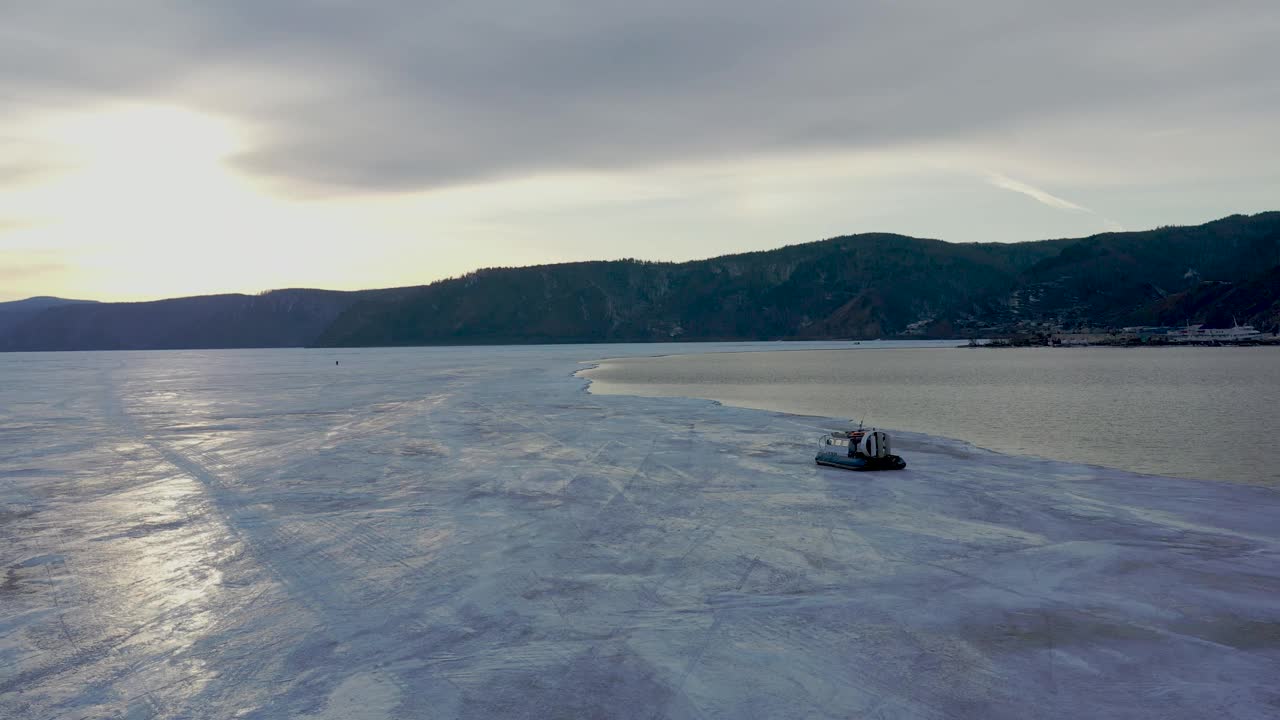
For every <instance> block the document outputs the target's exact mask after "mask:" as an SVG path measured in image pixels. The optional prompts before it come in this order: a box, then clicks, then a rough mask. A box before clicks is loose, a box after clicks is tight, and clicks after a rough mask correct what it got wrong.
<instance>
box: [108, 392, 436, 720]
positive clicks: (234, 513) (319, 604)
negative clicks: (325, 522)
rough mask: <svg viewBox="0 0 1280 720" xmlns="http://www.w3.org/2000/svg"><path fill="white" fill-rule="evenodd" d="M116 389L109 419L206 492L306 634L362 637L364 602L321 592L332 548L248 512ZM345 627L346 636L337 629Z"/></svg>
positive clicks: (195, 454) (408, 692)
mask: <svg viewBox="0 0 1280 720" xmlns="http://www.w3.org/2000/svg"><path fill="white" fill-rule="evenodd" d="M114 387H115V385H114V383H112V382H111V379H110V378H109V377H104V378H103V388H104V395H103V402H102V407H103V410H104V413H105V414H106V416H107V418H108V420H109V421H111V422H113V424H114V425H115V426H116V427H118V428H120V429H121V430H123V431H124V433H125V434H126V435H127V436H129V437H130V438H131V439H133V440H135V441H137V442H140V443H142V444H144V445H146V446H148V447H150V448H151V449H152V450H153V451H154V452H156V453H157V454H158V455H160V457H161V458H163V459H164V460H165V461H166V462H168V463H169V464H170V465H172V466H173V467H174V468H176V469H177V470H179V471H180V472H182V473H184V474H186V475H187V476H189V477H191V478H192V479H194V480H195V481H196V482H197V483H199V484H200V485H201V486H202V487H203V488H204V489H205V492H206V494H207V496H208V498H209V500H210V501H211V503H212V508H213V509H214V510H216V512H217V514H218V516H219V517H220V519H221V521H222V525H223V527H224V528H225V529H226V532H227V533H228V535H230V536H231V538H233V539H234V540H235V541H236V543H238V544H239V545H240V546H241V547H242V548H244V551H245V553H247V554H248V555H250V556H252V557H253V558H255V559H256V560H257V562H258V564H259V565H260V566H261V567H262V568H264V569H265V570H266V571H267V573H268V574H269V575H270V576H271V577H272V578H273V579H274V580H275V582H276V583H277V584H278V585H279V586H280V587H282V588H283V589H284V590H285V592H286V593H287V594H288V596H289V597H290V598H291V599H292V600H293V601H295V602H297V603H299V604H300V605H302V606H303V607H304V608H306V610H307V611H308V612H309V613H310V614H311V616H312V618H313V624H312V625H311V626H310V627H309V629H308V630H307V632H310V633H313V634H318V635H320V636H322V637H323V638H324V639H325V640H327V641H329V642H332V643H334V644H335V645H337V644H340V643H342V642H343V641H345V640H346V639H348V638H349V637H353V636H355V635H358V634H359V633H360V632H362V630H361V627H360V624H356V626H353V625H352V623H351V621H352V614H353V610H359V609H364V608H365V607H367V604H366V603H363V602H359V603H356V602H342V597H341V595H340V594H334V593H325V592H324V590H325V589H330V588H333V586H334V583H332V582H329V580H331V579H332V578H331V576H330V574H329V573H327V572H326V570H328V569H331V568H332V567H338V566H339V565H338V563H337V562H336V559H335V558H334V557H333V556H332V554H331V548H315V547H311V548H308V547H307V542H306V540H307V539H306V538H305V537H304V536H303V535H301V534H300V533H299V531H298V530H297V529H295V528H289V527H287V526H286V525H284V524H283V523H281V522H279V521H277V520H275V519H273V518H271V517H269V516H267V515H265V514H263V513H262V512H259V511H251V510H247V509H246V508H245V506H244V503H243V502H241V501H242V499H243V498H241V497H240V496H239V494H238V493H235V492H234V491H233V490H231V485H232V483H231V482H228V481H227V480H226V479H225V478H223V477H222V476H220V475H219V474H218V473H217V472H214V471H213V470H211V469H210V467H209V466H208V465H206V464H205V463H203V462H201V461H200V459H199V456H200V455H202V453H201V452H200V451H198V450H195V451H189V452H183V451H181V450H179V449H178V448H176V447H173V446H172V445H170V444H169V443H167V442H165V441H164V440H163V439H161V438H158V437H156V436H155V435H154V434H152V433H150V432H148V431H146V430H145V429H144V428H143V427H142V426H141V425H140V424H139V423H138V421H137V419H136V418H134V417H133V416H132V415H131V414H129V412H128V411H127V410H126V409H125V408H124V404H123V399H122V398H121V397H120V396H119V394H118V392H114V391H113V388H114ZM356 532H357V533H361V532H363V537H362V539H361V544H362V546H363V547H366V548H371V547H376V546H377V543H378V542H381V541H384V540H387V539H386V538H382V537H381V536H378V535H376V534H375V533H373V532H372V531H369V530H363V531H360V530H357V531H356ZM388 542H390V541H388ZM286 548H293V549H295V550H296V549H297V548H302V549H303V550H305V551H304V552H301V554H300V555H298V554H297V553H296V552H295V557H293V562H290V563H283V562H281V561H280V560H279V559H278V558H277V553H275V552H273V551H274V550H277V549H286ZM317 553H318V554H320V555H321V556H322V557H323V558H325V559H326V560H328V561H329V563H328V565H327V566H326V565H322V564H320V563H319V561H317V560H316V559H315V555H316V554H317ZM370 554H371V555H385V553H381V552H378V553H374V552H371V553H370ZM299 568H301V570H299ZM392 594H394V593H392ZM256 599H257V598H255V601H256ZM350 599H351V600H353V601H359V600H361V598H350ZM382 620H385V618H379V621H382ZM344 627H345V631H344V630H340V629H341V628H344ZM280 642H284V641H280ZM253 658H254V659H253V660H250V662H249V663H248V664H247V666H246V665H241V666H240V667H238V668H237V672H236V673H234V675H235V676H240V677H248V676H251V675H256V674H258V673H259V671H260V670H261V669H262V667H264V666H265V663H266V661H267V656H266V654H264V653H255V654H254V655H253ZM372 672H374V673H375V674H377V675H378V676H379V677H383V678H385V679H387V680H388V681H389V682H391V683H392V684H393V685H395V686H396V688H397V689H398V691H399V695H400V697H401V698H410V697H412V696H413V690H412V688H411V687H409V686H408V685H407V684H405V683H404V681H403V680H401V679H400V678H399V677H396V676H395V675H394V674H387V673H384V672H381V671H376V670H375V671H372ZM332 677H333V678H334V680H335V687H336V684H337V682H340V681H341V678H342V677H344V675H343V674H342V673H341V672H338V673H334V674H333V676H332ZM292 680H293V678H290V679H287V680H286V681H285V682H292ZM219 686H220V689H221V690H222V693H223V694H226V693H231V694H234V693H235V692H236V688H235V687H232V686H227V685H225V684H224V683H219ZM151 692H152V691H151V690H150V689H148V690H147V691H146V692H144V693H141V694H140V695H138V696H135V697H144V698H145V697H148V696H149V695H150V693H151ZM148 704H149V705H151V708H152V710H153V712H152V715H153V716H154V715H155V714H156V713H155V712H154V708H155V705H154V702H153V701H152V702H149V703H148Z"/></svg>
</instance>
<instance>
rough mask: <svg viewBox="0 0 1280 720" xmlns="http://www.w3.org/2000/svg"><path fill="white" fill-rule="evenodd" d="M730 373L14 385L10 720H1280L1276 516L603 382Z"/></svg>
mask: <svg viewBox="0 0 1280 720" xmlns="http://www.w3.org/2000/svg"><path fill="white" fill-rule="evenodd" d="M770 347H771V348H773V347H776V346H770ZM713 348H714V349H723V348H722V347H718V348H717V347H715V346H710V347H708V346H702V347H697V346H695V347H669V348H654V347H651V346H639V347H635V346H629V347H618V346H615V347H609V348H601V347H582V346H578V347H537V348H532V347H531V348H440V349H406V350H367V351H341V352H331V351H319V350H309V351H303V350H296V351H235V352H181V353H177V352H174V353H169V352H163V353H104V354H96V353H67V354H59V355H45V356H33V355H10V356H0V535H2V537H3V541H2V542H0V717H3V718H6V719H12V720H27V719H31V720H44V719H45V718H73V719H74V718H82V717H84V718H132V719H142V718H325V719H335V720H336V719H338V718H355V719H361V720H374V719H381V718H455V717H457V718H558V717H562V718H592V717H599V718H604V717H610V718H727V719H733V720H738V719H742V718H799V717H806V718H807V717H813V718H975V719H979V718H981V719H986V718H1073V719H1074V718H1161V719H1169V718H1188V719H1189V718H1197V719H1199V718H1206V717H1208V718H1215V720H1226V719H1228V718H1275V717H1280V682H1278V680H1280V502H1277V498H1278V497H1280V495H1278V494H1277V492H1276V491H1275V490H1272V489H1269V488H1264V487H1256V486H1245V485H1238V484H1230V483H1223V482H1211V481H1193V480H1175V479H1166V478H1154V477H1147V476H1140V475H1133V474H1128V473H1124V472H1120V471H1115V470H1107V469H1103V468H1098V467H1088V466H1081V465H1070V464H1063V463H1054V462H1048V461H1044V460H1035V459H1029V458H1019V457H1010V456H1003V455H998V454H994V453H988V452H985V451H982V450H978V449H976V448H973V447H970V446H967V445H964V444H962V443H958V442H954V441H948V440H942V439H936V438H929V437H924V436H915V435H910V434H907V433H895V436H894V440H895V451H896V452H899V453H901V454H902V455H903V456H904V457H905V458H906V459H907V462H908V468H907V469H906V470H904V471H901V472H896V473H882V474H854V473H847V472H843V471H839V470H832V469H825V468H820V467H817V466H815V465H814V464H813V444H812V439H813V437H815V436H816V435H817V434H818V433H820V432H821V431H822V429H824V428H830V427H839V423H838V422H837V421H833V420H824V419H821V418H808V417H797V416H791V415H783V414H779V413H771V412H765V411H758V410H746V409H738V408H731V407H724V406H720V405H717V404H715V403H712V402H708V401H701V400H690V399H668V398H634V397H620V396H599V395H591V394H588V392H586V381H585V380H582V379H581V378H578V377H575V376H574V375H573V373H574V371H576V370H578V369H580V368H581V367H582V365H581V364H580V363H581V362H582V361H590V360H592V359H595V358H599V357H601V355H602V354H608V355H615V356H616V355H622V354H641V353H653V352H657V351H665V352H671V351H680V352H697V351H705V350H706V349H713ZM335 359H340V360H341V365H338V366H336V365H335V364H334V360H335ZM855 411H856V409H851V413H850V415H851V416H853V415H854V414H855ZM1193 440H1197V439H1191V438H1189V439H1188V444H1187V452H1199V451H1208V450H1207V448H1206V446H1205V444H1204V443H1202V442H1199V441H1193ZM1135 451H1137V450H1135Z"/></svg>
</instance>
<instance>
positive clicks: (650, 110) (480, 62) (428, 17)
mask: <svg viewBox="0 0 1280 720" xmlns="http://www.w3.org/2000/svg"><path fill="white" fill-rule="evenodd" d="M4 14H5V17H6V21H5V23H4V24H3V29H0V89H2V90H3V92H2V93H0V108H2V109H3V110H8V111H18V110H23V109H27V108H30V107H33V106H42V105H47V104H65V103H71V102H75V101H76V100H77V99H81V98H86V97H88V98H92V97H102V96H120V95H127V96H130V97H139V96H141V97H149V96H154V97H159V98H163V99H166V100H173V99H175V98H180V99H182V100H183V101H185V102H188V103H191V104H194V105H195V106H197V107H201V108H203V109H207V110H211V111H216V112H218V113H222V114H227V115H231V116H234V117H236V118H239V119H242V120H246V121H248V122H249V123H250V125H251V126H252V127H253V128H255V129H256V130H257V131H258V135H257V141H258V145H257V146H256V147H254V148H252V150H251V151H249V152H247V153H246V154H244V155H243V156H242V157H240V158H239V159H238V162H239V163H240V165H241V166H242V167H244V168H246V169H248V170H249V171H251V172H253V173H256V174H262V175H266V176H272V177H278V178H281V179H286V180H289V181H293V182H297V183H301V184H320V185H324V186H330V187H333V188H335V189H337V188H343V187H346V188H357V189H361V190H369V189H377V188H397V189H404V188H422V187H432V186H440V185H449V184H453V183H459V182H468V181H474V180H477V179H486V178H492V177H511V176H520V175H526V174H532V173H538V172H545V171H557V170H565V169H581V168H614V167H628V166H635V165H662V164H664V163H668V162H688V161H690V160H691V159H697V158H715V157H725V156H736V155H741V154H743V153H748V154H755V153H776V152H786V151H790V150H806V151H812V150H826V149H864V148H876V147H882V146H891V145H903V144H913V143H940V142H947V143H962V142H966V141H988V140H989V139H990V138H993V137H998V136H1000V135H1001V134H1012V135H1018V134H1031V135H1035V133H1036V132H1037V131H1038V130H1039V129H1040V128H1042V127H1043V128H1046V129H1048V128H1052V127H1054V126H1072V127H1075V129H1076V131H1077V136H1076V137H1072V138H1070V142H1071V143H1072V144H1073V145H1078V146H1079V148H1078V149H1080V150H1082V151H1085V152H1088V146H1089V141H1090V138H1089V134H1090V133H1089V132H1085V133H1083V136H1080V135H1081V133H1079V127H1078V126H1079V125H1081V124H1083V125H1086V126H1087V128H1088V129H1091V130H1092V132H1094V133H1096V134H1097V136H1098V137H1097V142H1098V145H1099V146H1110V145H1112V144H1114V143H1115V137H1114V136H1115V134H1117V133H1132V132H1134V131H1135V129H1137V128H1141V127H1143V126H1144V125H1145V126H1148V127H1147V128H1146V129H1148V130H1150V131H1161V130H1167V129H1169V128H1170V127H1173V126H1178V127H1182V126H1186V127H1192V128H1201V127H1209V128H1221V129H1224V130H1225V129H1226V128H1227V127H1228V126H1230V125H1241V126H1255V127H1256V126H1257V125H1265V124H1267V123H1268V122H1270V121H1274V120H1275V119H1276V118H1277V117H1278V116H1280V113H1278V110H1280V94H1278V93H1277V89H1276V88H1277V83H1276V80H1275V77H1274V73H1275V68H1276V67H1280V43H1277V42H1275V38H1276V37H1280V11H1278V10H1277V6H1276V4H1275V2H1274V1H1273V0H1258V1H1256V2H1225V3H1204V2H1186V1H1178V0H1143V1H1140V2H1098V1H1096V0H1084V1H1082V2H1070V3H1066V2H1055V3H1028V2H1016V1H1012V0H974V1H971V2H964V3H956V2H951V1H949V0H948V1H941V0H939V1H936V2H890V1H887V0H886V1H884V2H852V1H850V0H843V1H836V2H788V3H780V2H779V3H759V2H742V1H741V0H733V1H730V0H711V1H709V2H701V3H686V2H645V3H636V2H599V1H594V2H579V3H574V2H556V3H537V2H525V1H523V0H485V1H480V2H467V3H425V2H408V1H405V2H381V3H373V4H371V3H363V2H272V3H262V2H257V1H243V2H218V3H203V4H201V5H200V6H199V8H198V9H197V8H196V6H195V5H194V4H191V3H171V2H123V3H110V4H105V3H94V4H86V3H79V2H73V3H72V2H54V1H42V2H40V3H27V2H19V3H10V4H9V7H7V8H6V9H5V10H4ZM1216 140H1217V141H1218V142H1220V143H1222V144H1225V145H1226V146H1227V147H1225V148H1224V149H1223V150H1224V154H1226V155H1229V156H1230V155H1233V152H1232V148H1233V147H1235V146H1237V145H1251V146H1252V148H1253V151H1254V152H1256V151H1258V150H1261V149H1262V148H1261V147H1260V144H1261V143H1263V142H1264V141H1265V142H1268V143H1270V146H1271V147H1274V146H1275V142H1274V141H1275V140H1276V137H1275V136H1274V135H1269V136H1267V137H1250V136H1248V135H1244V136H1238V135H1234V136H1230V137H1221V138H1216ZM1268 150H1269V148H1268ZM1201 169H1203V168H1201ZM1209 169H1210V170H1212V169H1213V168H1209ZM1232 170H1241V171H1248V170H1249V169H1248V168H1233V169H1231V170H1228V172H1230V171H1232Z"/></svg>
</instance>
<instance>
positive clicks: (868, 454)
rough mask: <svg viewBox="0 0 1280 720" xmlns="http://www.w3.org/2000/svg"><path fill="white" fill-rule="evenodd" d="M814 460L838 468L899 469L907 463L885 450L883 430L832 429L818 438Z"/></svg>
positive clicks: (887, 438)
mask: <svg viewBox="0 0 1280 720" xmlns="http://www.w3.org/2000/svg"><path fill="white" fill-rule="evenodd" d="M813 460H814V462H816V463H818V464H819V465H826V466H827V467H834V468H840V469H842V470H901V469H903V468H905V467H906V466H907V463H906V461H905V460H903V459H902V458H900V457H898V456H897V455H893V454H891V453H890V452H889V434H888V433H886V432H884V431H883V430H876V429H875V428H871V429H870V430H863V429H862V428H858V429H857V430H836V431H833V432H832V433H831V434H830V435H823V436H822V437H821V438H819V439H818V455H817V457H815V458H814V459H813Z"/></svg>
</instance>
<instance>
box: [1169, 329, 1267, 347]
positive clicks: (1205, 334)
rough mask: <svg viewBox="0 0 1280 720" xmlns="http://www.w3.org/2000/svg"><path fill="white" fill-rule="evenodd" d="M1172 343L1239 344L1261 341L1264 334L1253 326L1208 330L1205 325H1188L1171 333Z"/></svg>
mask: <svg viewBox="0 0 1280 720" xmlns="http://www.w3.org/2000/svg"><path fill="white" fill-rule="evenodd" d="M1168 337H1169V340H1170V341H1172V342H1187V343H1195V342H1239V341H1241V340H1260V339H1262V337H1263V335H1262V333H1260V332H1258V330H1257V328H1255V327H1254V326H1252V325H1238V324H1237V325H1233V326H1232V327H1229V328H1207V327H1205V326H1204V325H1188V326H1186V327H1184V328H1178V329H1177V330H1170V331H1169V335H1168Z"/></svg>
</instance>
